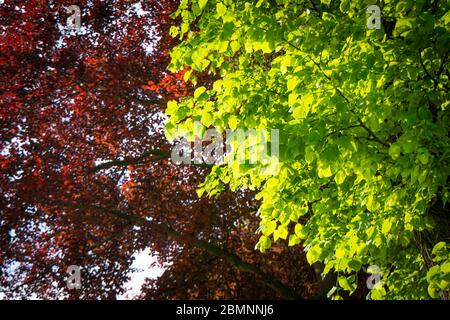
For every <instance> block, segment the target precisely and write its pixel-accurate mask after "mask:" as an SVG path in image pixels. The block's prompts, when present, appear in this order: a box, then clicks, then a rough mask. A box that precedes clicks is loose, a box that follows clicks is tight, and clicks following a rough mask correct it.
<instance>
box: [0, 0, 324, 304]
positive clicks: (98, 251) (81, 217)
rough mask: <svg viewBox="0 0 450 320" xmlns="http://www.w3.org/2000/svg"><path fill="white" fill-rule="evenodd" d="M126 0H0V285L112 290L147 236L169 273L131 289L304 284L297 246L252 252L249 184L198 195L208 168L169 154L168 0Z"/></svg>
mask: <svg viewBox="0 0 450 320" xmlns="http://www.w3.org/2000/svg"><path fill="white" fill-rule="evenodd" d="M67 4H77V5H79V6H80V7H81V8H82V17H81V22H82V26H83V30H81V31H79V32H78V33H77V32H76V31H70V32H68V31H65V30H63V29H62V28H60V27H61V25H64V24H65V19H66V18H67V14H66V11H65V9H64V8H63V5H67ZM135 4H136V1H128V0H114V1H97V0H95V1H72V0H69V1H40V0H33V1H19V0H5V1H3V2H2V4H0V25H1V26H2V27H1V29H0V151H1V155H0V173H1V174H0V293H1V294H5V295H6V297H7V298H19V297H20V298H29V297H38V298H44V299H50V298H53V299H54V298H70V299H106V298H107V299H114V298H116V297H117V295H118V294H121V293H123V292H124V290H125V285H126V283H127V280H128V279H129V275H130V273H131V272H132V271H134V270H133V268H132V263H133V260H134V254H135V253H136V252H139V251H140V250H143V249H145V248H150V251H151V252H152V254H156V255H157V257H158V264H159V266H163V267H165V268H166V271H165V273H164V274H163V276H162V277H161V280H156V281H153V282H152V285H151V289H148V288H146V291H145V294H144V295H143V296H142V297H141V298H149V299H150V298H155V297H166V298H184V299H187V298H195V297H201V298H205V299H206V298H218V297H228V298H245V297H251V298H262V297H264V298H278V297H280V294H279V293H277V292H276V291H273V290H267V286H266V285H265V282H266V281H267V280H268V279H270V278H275V279H277V278H278V279H280V281H282V282H283V283H285V284H286V285H287V286H290V287H292V288H293V289H294V290H296V291H298V292H299V294H302V295H303V296H304V297H310V296H312V295H313V294H314V293H315V286H314V283H313V282H314V275H312V274H311V269H310V268H309V266H308V264H307V262H306V260H305V256H304V253H303V251H302V249H301V248H287V246H283V245H280V246H278V247H277V248H273V250H272V252H271V253H270V254H269V255H262V254H261V253H259V252H255V251H253V250H251V249H253V246H254V244H255V243H256V242H257V240H258V239H257V238H258V237H257V235H256V234H255V233H254V231H255V229H256V228H257V227H258V226H257V223H258V222H257V220H256V219H255V217H254V215H252V212H253V211H255V210H256V202H255V201H254V199H253V195H252V194H251V193H239V194H236V193H232V192H228V191H227V192H224V193H223V194H222V195H221V196H220V197H219V198H218V199H199V198H198V197H197V194H196V188H197V186H198V184H199V183H200V182H201V181H202V180H203V179H204V177H205V175H206V174H207V173H208V172H209V170H210V169H209V168H208V167H204V166H195V167H188V166H176V165H174V164H173V163H171V162H170V161H169V157H170V152H169V151H170V144H168V143H167V141H166V140H165V139H164V136H163V133H162V123H163V120H164V117H163V114H162V113H163V111H164V109H165V105H166V102H167V99H177V98H179V97H180V96H183V95H186V94H187V93H189V92H190V91H191V90H192V87H191V86H188V85H186V84H185V83H183V79H182V78H183V75H184V74H185V71H183V72H179V73H176V74H171V73H168V72H166V67H167V65H168V62H169V57H168V55H167V52H168V50H169V49H170V48H171V47H172V46H173V45H174V41H172V39H171V37H170V36H169V34H168V31H169V27H170V26H171V24H173V20H172V19H171V18H170V16H169V15H170V13H171V12H172V11H173V10H174V9H175V8H176V6H177V5H178V1H170V0H168V1H164V0H157V1H142V2H141V9H142V12H140V11H138V10H136V7H135ZM149 44H152V46H153V50H151V51H150V52H149V50H148V46H149ZM199 80H201V77H199ZM255 225H256V226H255ZM167 230H169V231H170V232H168V231H167ZM197 240H201V241H203V242H201V243H202V244H204V243H205V242H206V243H208V244H210V245H211V246H213V247H214V246H215V247H216V248H217V247H219V248H220V249H222V251H221V252H222V253H223V252H226V253H228V254H229V255H233V256H232V257H234V259H235V260H238V261H245V262H247V263H248V264H247V266H248V265H251V264H254V265H253V266H254V267H255V268H257V267H260V268H261V269H262V270H263V271H264V272H265V273H266V277H261V276H255V275H254V274H253V273H249V272H244V271H242V270H241V269H239V268H237V267H236V265H235V264H233V263H232V262H230V261H229V260H227V259H225V258H224V257H223V256H214V255H213V254H211V252H210V251H207V250H204V249H202V248H199V247H196V243H197V242H195V241H197ZM293 254H295V256H296V258H295V259H291V256H292V255H293ZM239 259H240V260H239ZM208 262H210V263H211V268H210V269H209V270H205V268H207V267H208V264H207V263H208ZM73 264H75V265H79V266H80V267H81V284H82V288H81V289H80V290H69V289H68V288H67V284H66V279H67V276H68V275H67V273H66V270H67V267H68V266H70V265H73ZM298 270H302V272H301V273H298ZM173 279H177V280H178V281H173ZM146 287H148V286H146Z"/></svg>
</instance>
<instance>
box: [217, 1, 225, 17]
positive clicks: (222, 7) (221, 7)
mask: <svg viewBox="0 0 450 320" xmlns="http://www.w3.org/2000/svg"><path fill="white" fill-rule="evenodd" d="M216 10H217V15H218V16H219V17H223V16H224V15H225V13H226V12H227V7H226V6H225V5H224V4H223V3H221V2H219V3H218V4H216Z"/></svg>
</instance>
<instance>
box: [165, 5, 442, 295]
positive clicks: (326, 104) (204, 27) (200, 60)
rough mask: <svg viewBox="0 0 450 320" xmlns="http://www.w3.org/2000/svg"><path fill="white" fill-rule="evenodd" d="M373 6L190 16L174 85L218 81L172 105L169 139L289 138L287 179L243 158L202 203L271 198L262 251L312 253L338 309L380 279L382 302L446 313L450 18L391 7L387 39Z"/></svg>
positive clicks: (433, 8)
mask: <svg viewBox="0 0 450 320" xmlns="http://www.w3.org/2000/svg"><path fill="white" fill-rule="evenodd" d="M373 4H374V3H373V1H352V0H343V1H324V0H322V1H317V0H314V1H301V0H295V1H293V0H269V1H265V0H260V1H253V2H246V1H231V0H217V1H213V0H206V1H189V0H184V1H181V4H180V6H179V8H178V10H177V11H176V13H175V14H174V16H176V17H180V18H181V20H182V21H181V22H180V24H179V25H178V26H176V27H175V26H174V27H172V28H171V34H172V35H173V36H174V37H178V39H180V40H182V42H181V43H180V44H179V45H178V46H177V47H175V48H174V49H173V50H172V51H171V57H172V62H171V70H172V71H176V70H181V69H183V68H185V67H186V66H187V67H190V68H191V70H192V72H190V73H189V74H187V75H186V78H191V79H192V80H193V83H194V84H195V81H196V78H195V76H196V74H197V73H199V72H206V71H208V72H210V73H211V74H213V75H215V76H217V78H218V80H217V81H215V82H214V83H213V84H212V85H211V86H206V87H203V88H202V87H200V86H198V88H197V89H196V93H197V92H198V94H194V95H191V96H190V97H188V98H186V99H182V100H181V101H180V102H179V103H175V102H171V103H170V108H168V109H167V110H166V114H167V115H168V116H169V117H170V118H169V121H168V123H167V124H166V127H165V128H166V131H167V133H166V135H167V136H168V137H169V138H171V139H172V138H174V137H175V136H177V134H178V132H179V131H177V130H180V126H181V127H182V128H183V129H184V130H186V131H188V132H191V133H194V134H196V135H199V136H201V135H202V133H203V132H204V130H205V129H207V128H210V127H214V128H216V129H218V130H219V131H224V130H225V129H229V128H231V129H243V130H246V129H253V128H254V129H262V130H269V129H278V130H280V138H279V140H280V142H279V144H280V145H279V150H280V155H279V157H278V158H277V159H275V160H277V161H280V164H279V171H278V173H277V174H275V175H273V176H270V177H267V176H266V177H264V176H263V174H262V172H263V170H264V169H265V168H266V167H267V166H270V165H271V164H272V162H269V163H262V162H260V163H257V164H252V165H250V164H248V162H247V163H246V164H243V163H239V162H238V161H237V159H239V157H240V156H241V157H243V159H246V160H249V156H250V154H251V150H250V149H249V148H248V147H246V146H245V144H243V145H240V146H238V147H236V148H234V149H233V150H232V153H231V156H233V159H234V161H231V162H228V163H227V164H225V165H216V166H214V168H213V169H212V171H211V174H210V175H209V176H208V177H207V179H206V180H205V183H204V185H203V186H202V188H201V190H200V191H201V192H204V191H206V192H207V193H209V194H215V193H217V192H218V191H220V190H221V189H223V185H224V184H229V185H230V186H231V189H232V190H235V189H238V188H244V189H245V188H250V189H253V190H257V191H258V195H257V198H259V199H261V201H262V202H261V206H260V216H261V221H260V226H261V236H260V240H259V243H258V247H259V249H260V250H261V251H263V252H264V251H266V250H268V249H269V248H270V247H271V246H272V244H273V243H279V242H280V241H282V242H283V241H285V240H286V241H288V242H289V245H290V246H296V245H299V244H303V245H304V246H305V249H306V251H307V259H308V261H309V263H311V264H312V263H315V262H322V263H323V265H324V270H323V275H326V274H327V273H329V272H330V271H333V272H334V273H336V274H337V276H338V278H337V284H336V286H334V287H333V288H332V289H331V290H330V293H329V294H330V295H331V296H333V297H334V298H335V299H340V298H342V293H343V291H346V292H350V293H351V292H354V291H355V290H356V288H357V282H358V279H357V278H358V275H360V274H361V272H366V271H367V272H374V271H373V270H376V269H377V267H378V271H377V273H381V276H382V277H381V281H379V282H378V283H377V284H375V286H374V287H373V289H372V290H371V291H370V294H369V297H370V298H372V299H423V298H439V297H441V298H446V297H448V293H449V284H450V278H449V276H450V269H449V266H450V260H449V257H450V251H449V248H448V246H449V244H448V243H449V236H450V232H449V230H450V228H449V216H448V205H447V202H448V200H449V185H448V174H449V135H448V132H449V130H448V124H449V123H450V122H449V114H448V109H449V103H450V100H449V85H450V83H449V77H450V72H449V67H448V66H449V53H450V50H449V49H448V48H449V47H450V34H449V33H450V11H449V9H450V2H449V1H407V0H406V1H399V2H395V3H393V2H389V1H381V2H380V1H378V6H379V8H380V12H381V19H382V28H379V29H376V23H375V24H374V23H373V21H372V20H373V15H372V16H369V14H366V10H367V7H368V6H369V5H373ZM374 14H375V15H376V13H374ZM372 25H375V29H373V28H372ZM369 27H370V28H369ZM197 90H198V91H197ZM205 114H210V115H211V116H210V117H205V116H204V115H205ZM205 119H208V121H205ZM198 122H200V123H201V124H202V125H203V128H201V129H199V130H198V131H196V132H194V131H193V130H194V129H193V128H195V123H198ZM275 160H274V161H275ZM280 238H281V240H280ZM369 266H372V268H368V267H369Z"/></svg>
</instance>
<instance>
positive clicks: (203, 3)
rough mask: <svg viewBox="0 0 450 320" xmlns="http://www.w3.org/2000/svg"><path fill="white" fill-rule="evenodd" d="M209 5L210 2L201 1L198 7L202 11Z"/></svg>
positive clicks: (206, 0)
mask: <svg viewBox="0 0 450 320" xmlns="http://www.w3.org/2000/svg"><path fill="white" fill-rule="evenodd" d="M207 3H208V0H199V1H198V6H199V7H200V9H203V8H204V7H205V6H206V4H207Z"/></svg>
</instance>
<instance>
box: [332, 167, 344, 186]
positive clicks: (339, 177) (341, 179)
mask: <svg viewBox="0 0 450 320" xmlns="http://www.w3.org/2000/svg"><path fill="white" fill-rule="evenodd" d="M345 176H346V175H345V171H344V170H339V171H338V172H337V173H336V175H335V176H334V181H336V183H337V184H343V183H344V181H345Z"/></svg>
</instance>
